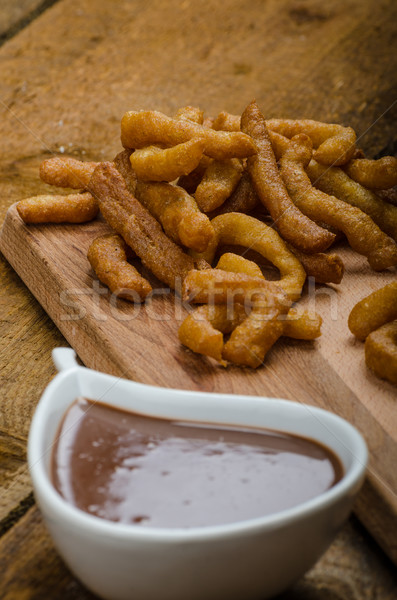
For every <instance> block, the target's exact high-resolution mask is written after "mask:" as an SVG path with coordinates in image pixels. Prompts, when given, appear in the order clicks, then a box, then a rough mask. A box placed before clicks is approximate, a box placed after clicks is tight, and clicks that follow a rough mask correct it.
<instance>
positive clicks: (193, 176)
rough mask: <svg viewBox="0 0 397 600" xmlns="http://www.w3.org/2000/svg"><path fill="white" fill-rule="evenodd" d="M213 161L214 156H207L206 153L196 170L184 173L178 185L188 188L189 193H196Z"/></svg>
mask: <svg viewBox="0 0 397 600" xmlns="http://www.w3.org/2000/svg"><path fill="white" fill-rule="evenodd" d="M212 161H213V159H212V158H210V157H209V156H205V154H204V155H203V156H202V158H201V160H200V162H199V164H198V166H197V167H196V168H195V169H194V171H192V172H191V173H189V174H188V175H182V177H179V179H178V185H179V186H180V187H183V189H184V190H186V191H187V193H188V194H194V192H195V191H196V189H197V186H198V184H199V183H200V181H201V180H202V178H203V176H204V173H205V171H206V169H207V168H208V166H209V165H210V164H211V162H212Z"/></svg>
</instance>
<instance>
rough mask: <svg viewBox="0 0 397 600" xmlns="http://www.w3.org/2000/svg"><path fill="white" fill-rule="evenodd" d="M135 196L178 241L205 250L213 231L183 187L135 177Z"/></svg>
mask: <svg viewBox="0 0 397 600" xmlns="http://www.w3.org/2000/svg"><path fill="white" fill-rule="evenodd" d="M136 197H137V198H138V200H139V201H140V202H142V204H143V205H144V206H145V207H146V208H147V209H148V210H149V211H150V213H151V214H152V215H153V216H154V217H155V218H156V219H157V220H158V221H160V223H161V224H162V226H163V229H164V231H165V233H166V234H167V235H168V236H169V237H170V238H171V239H172V240H174V242H176V243H177V244H183V245H184V246H186V247H187V248H192V249H193V250H196V251H197V252H204V250H206V248H207V247H208V244H209V243H210V242H211V241H212V240H213V239H214V237H215V231H214V228H213V227H212V225H211V223H210V220H209V218H208V217H207V216H206V215H205V214H203V213H202V212H201V211H200V209H199V208H198V206H197V204H196V202H195V200H194V198H192V196H190V195H189V194H188V193H187V192H186V191H185V190H184V189H183V188H181V187H179V186H175V185H172V184H170V183H144V182H142V181H138V182H137V185H136Z"/></svg>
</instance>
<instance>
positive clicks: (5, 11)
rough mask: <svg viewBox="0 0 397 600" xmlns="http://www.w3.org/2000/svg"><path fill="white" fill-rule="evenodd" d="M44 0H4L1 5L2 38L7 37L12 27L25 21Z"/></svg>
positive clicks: (0, 23)
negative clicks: (16, 0)
mask: <svg viewBox="0 0 397 600" xmlns="http://www.w3.org/2000/svg"><path fill="white" fill-rule="evenodd" d="M42 4H43V0H18V2H15V0H2V2H1V5H0V40H1V38H3V37H6V34H7V32H9V30H10V29H13V28H15V26H16V25H18V23H21V22H23V21H24V20H25V19H27V18H28V17H29V15H31V14H32V13H33V12H34V11H36V10H37V8H39V7H40V5H42Z"/></svg>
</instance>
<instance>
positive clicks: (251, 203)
mask: <svg viewBox="0 0 397 600" xmlns="http://www.w3.org/2000/svg"><path fill="white" fill-rule="evenodd" d="M259 202H260V200H259V198H258V194H257V193H256V191H255V190H254V187H253V185H252V182H251V177H250V176H249V174H248V173H247V171H244V173H243V174H242V176H241V179H240V181H239V183H238V185H237V187H236V189H235V190H234V192H233V193H232V195H231V196H230V197H229V198H228V199H227V200H226V201H225V202H224V203H223V204H222V206H220V207H219V208H218V209H217V210H215V211H213V212H211V215H210V216H211V218H214V217H216V216H217V215H223V214H225V213H229V212H241V213H249V212H251V210H253V209H254V208H255V207H256V206H257V205H258V203H259Z"/></svg>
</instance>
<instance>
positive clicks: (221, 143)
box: [121, 111, 255, 160]
mask: <svg viewBox="0 0 397 600" xmlns="http://www.w3.org/2000/svg"><path fill="white" fill-rule="evenodd" d="M192 138H200V139H203V140H204V141H205V154H207V155H208V156H211V157H212V158H216V159H218V160H223V159H225V158H234V157H237V158H244V157H246V156H251V155H252V154H254V153H255V145H254V143H253V141H252V139H251V138H250V137H249V136H248V135H245V134H244V133H241V132H226V131H215V130H213V129H209V128H207V127H204V126H203V125H200V124H198V123H193V122H192V121H189V120H186V119H172V118H171V117H167V116H166V115H164V114H163V113H160V112H157V111H140V112H135V111H130V112H127V113H125V115H124V116H123V118H122V121H121V143H122V144H123V146H124V147H125V148H144V147H145V146H150V145H153V144H164V145H165V146H175V145H176V144H181V143H183V142H187V141H188V140H191V139H192Z"/></svg>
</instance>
